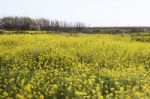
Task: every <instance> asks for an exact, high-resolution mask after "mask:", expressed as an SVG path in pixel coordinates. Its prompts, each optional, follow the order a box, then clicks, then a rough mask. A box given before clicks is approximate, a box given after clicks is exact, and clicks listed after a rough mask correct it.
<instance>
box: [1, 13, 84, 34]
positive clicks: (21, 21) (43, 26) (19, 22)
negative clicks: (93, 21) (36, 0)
mask: <svg viewBox="0 0 150 99" xmlns="http://www.w3.org/2000/svg"><path fill="white" fill-rule="evenodd" d="M85 27H86V25H85V24H84V23H83V22H76V23H71V22H70V23H69V22H65V21H58V20H48V19H45V18H37V19H33V18H30V17H17V16H15V17H12V16H7V17H3V18H1V19H0V29H5V30H15V31H25V30H36V31H40V30H41V31H56V32H83V31H84V28H85Z"/></svg>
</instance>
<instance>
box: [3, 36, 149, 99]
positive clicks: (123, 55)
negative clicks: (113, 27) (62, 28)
mask: <svg viewBox="0 0 150 99" xmlns="http://www.w3.org/2000/svg"><path fill="white" fill-rule="evenodd" d="M144 37H145V36H143V35H138V36H134V35H129V34H128V35H127V34H116V35H112V34H89V35H86V34H72V35H69V34H18V35H17V34H10V35H0V98H1V99H14V98H15V99H150V42H149V41H148V39H149V38H148V37H150V36H148V35H147V36H146V40H144V39H145V38H144Z"/></svg>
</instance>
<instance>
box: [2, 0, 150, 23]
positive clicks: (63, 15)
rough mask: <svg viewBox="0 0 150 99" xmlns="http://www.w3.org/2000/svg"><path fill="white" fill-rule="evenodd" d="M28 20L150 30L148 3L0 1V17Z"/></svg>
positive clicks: (120, 0) (135, 0)
mask: <svg viewBox="0 0 150 99" xmlns="http://www.w3.org/2000/svg"><path fill="white" fill-rule="evenodd" d="M3 16H29V17H33V18H41V17H43V18H48V19H58V20H62V21H63V20H65V21H68V22H76V21H81V22H85V23H87V24H90V26H150V0H0V17H3Z"/></svg>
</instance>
